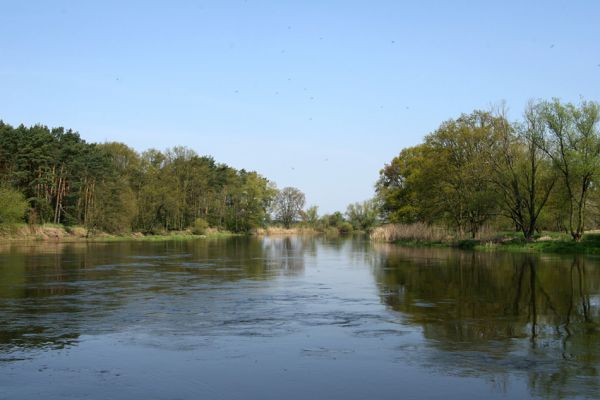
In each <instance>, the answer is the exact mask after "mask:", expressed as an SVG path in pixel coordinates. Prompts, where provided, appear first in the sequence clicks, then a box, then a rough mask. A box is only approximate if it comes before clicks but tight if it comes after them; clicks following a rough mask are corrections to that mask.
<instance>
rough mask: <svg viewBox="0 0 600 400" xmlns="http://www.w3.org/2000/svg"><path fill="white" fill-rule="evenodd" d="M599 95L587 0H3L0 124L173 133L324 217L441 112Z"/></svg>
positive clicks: (598, 41) (157, 140) (138, 144)
mask: <svg viewBox="0 0 600 400" xmlns="http://www.w3.org/2000/svg"><path fill="white" fill-rule="evenodd" d="M552 97H559V98H561V99H562V100H565V101H573V102H578V101H579V99H580V98H581V97H583V98H585V99H588V100H596V101H598V100H600V2H598V1H593V0H589V1H494V2H491V1H442V0H440V1H413V2H403V1H399V0H398V1H376V0H372V1H349V0H340V1H327V0H313V1H308V0H305V1H299V0H298V1H283V0H273V1H256V0H247V1H244V0H239V1H233V0H232V1H226V0H219V1H216V0H215V1H189V2H186V1H164V2H157V1H106V0H103V1H57V0H53V1H26V0H22V1H16V0H14V1H8V0H0V119H2V120H4V121H5V122H7V123H10V124H12V125H18V124H21V123H24V124H26V125H31V124H35V123H42V124H45V125H48V126H64V127H66V128H72V129H74V130H77V131H79V132H80V134H81V136H82V137H83V138H84V139H86V140H87V141H91V142H103V141H114V140H116V141H122V142H124V143H126V144H128V145H130V146H132V147H133V148H135V149H136V150H139V151H142V150H145V149H147V148H151V147H154V148H158V149H165V148H167V147H172V146H175V145H185V146H188V147H190V148H192V149H194V150H195V151H196V152H198V153H199V154H201V155H212V156H213V157H214V158H215V159H216V160H217V161H219V162H224V163H227V164H229V165H231V166H234V167H236V168H246V169H249V170H256V171H258V172H259V173H261V174H262V175H264V176H266V177H268V178H269V179H271V180H273V181H275V182H276V183H277V185H278V186H279V187H280V188H281V187H284V186H296V187H298V188H300V189H301V190H303V191H304V192H305V193H306V196H307V203H308V204H309V205H310V204H316V205H318V206H319V207H320V212H321V213H323V212H331V211H334V210H344V209H345V207H346V205H347V204H348V203H350V202H354V201H362V200H365V199H368V198H370V197H371V196H372V195H373V184H374V183H375V181H376V180H377V177H378V172H379V169H380V168H381V167H382V166H383V165H384V163H386V162H389V161H390V160H391V159H392V158H393V157H394V156H395V155H397V154H398V153H399V152H400V150H401V149H402V148H403V147H407V146H411V145H415V144H417V143H419V142H420V141H421V140H422V138H423V136H424V135H426V134H427V133H429V132H431V131H433V130H434V129H435V128H436V127H437V126H438V125H439V124H440V123H441V122H442V121H444V120H446V119H448V118H454V117H457V116H458V115H460V113H462V112H470V111H472V110H473V109H480V108H488V107H489V106H490V105H491V104H494V103H498V102H500V101H502V100H505V101H506V102H507V104H508V106H509V108H510V112H511V116H512V117H514V118H518V117H519V116H520V114H521V110H522V109H523V107H524V106H525V104H526V103H527V101H528V100H529V99H537V98H543V99H550V98H552Z"/></svg>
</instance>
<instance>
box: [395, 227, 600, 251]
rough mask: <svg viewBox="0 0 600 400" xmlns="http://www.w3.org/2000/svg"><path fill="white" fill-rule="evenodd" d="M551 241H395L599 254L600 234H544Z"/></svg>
mask: <svg viewBox="0 0 600 400" xmlns="http://www.w3.org/2000/svg"><path fill="white" fill-rule="evenodd" d="M543 236H545V237H550V238H551V240H542V241H540V240H538V241H532V242H527V241H526V240H525V239H524V238H523V237H522V236H520V235H518V234H516V235H515V234H514V233H512V232H511V233H510V234H508V235H504V234H503V233H502V234H499V235H498V237H497V238H496V239H495V240H494V241H489V242H484V241H480V240H472V239H468V240H460V241H454V242H427V241H396V242H394V243H396V244H398V245H400V246H405V247H454V248H459V249H465V250H476V251H488V252H491V251H507V252H515V253H555V254H600V234H596V233H593V234H592V233H588V234H585V235H584V236H583V238H582V240H581V241H580V242H575V241H573V240H571V239H570V238H569V236H568V235H566V234H564V233H559V232H551V233H546V232H545V233H544V235H543Z"/></svg>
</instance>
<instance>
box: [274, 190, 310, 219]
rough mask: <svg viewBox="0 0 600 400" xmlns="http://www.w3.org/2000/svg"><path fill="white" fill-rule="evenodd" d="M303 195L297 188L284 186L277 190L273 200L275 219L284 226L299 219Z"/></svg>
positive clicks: (303, 201)
mask: <svg viewBox="0 0 600 400" xmlns="http://www.w3.org/2000/svg"><path fill="white" fill-rule="evenodd" d="M304 203H305V197H304V193H302V192H301V191H300V190H299V189H296V188H294V187H286V188H283V189H281V190H280V191H279V193H278V194H277V196H276V197H275V201H274V202H273V211H274V214H275V218H276V220H278V221H280V222H281V223H282V224H283V225H284V226H285V227H286V228H289V227H290V226H291V225H292V223H294V222H295V221H297V220H298V219H300V217H301V215H302V209H303V208H304Z"/></svg>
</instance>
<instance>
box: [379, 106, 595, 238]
mask: <svg viewBox="0 0 600 400" xmlns="http://www.w3.org/2000/svg"><path fill="white" fill-rule="evenodd" d="M507 114H508V112H507V109H506V106H505V105H500V106H498V107H494V109H492V110H489V111H480V110H476V111H473V112H471V113H469V114H463V115H461V116H459V117H458V118H456V119H450V120H448V121H445V122H443V123H442V124H441V125H440V126H439V127H438V128H437V129H436V130H435V131H434V132H433V133H431V134H429V135H427V136H426V137H425V138H424V141H423V142H422V143H421V144H418V145H416V146H413V147H409V148H405V149H403V150H402V151H401V152H400V154H399V155H398V156H397V157H395V158H394V159H393V160H392V161H391V162H390V163H389V164H386V165H385V167H384V168H383V169H382V170H381V172H380V178H379V180H378V182H377V184H376V196H377V198H378V199H379V202H380V204H381V212H382V216H383V219H384V220H385V221H387V222H390V223H396V224H419V223H420V224H424V225H426V226H441V227H444V228H446V229H450V230H452V231H453V232H455V233H456V234H457V235H459V236H460V235H465V236H467V237H471V238H476V237H477V235H478V234H479V233H480V232H481V230H482V229H484V228H486V229H493V230H496V231H502V230H506V231H516V232H520V233H521V234H522V237H523V238H525V239H526V240H531V239H533V238H534V237H535V236H536V235H539V233H540V232H541V231H542V230H543V231H553V232H564V233H566V234H568V235H569V236H570V237H571V238H572V239H573V240H574V241H580V240H581V238H582V236H583V234H584V231H586V230H590V229H594V228H597V227H598V226H599V222H600V219H599V217H600V214H599V212H598V211H599V206H600V192H599V190H598V188H599V186H600V132H599V126H598V125H599V120H600V105H599V104H598V103H596V102H593V101H585V100H582V101H581V102H580V103H579V104H573V103H564V102H561V101H560V100H558V99H552V100H549V101H547V100H539V101H531V102H529V103H528V105H527V106H526V108H525V110H524V111H523V113H522V117H521V118H519V119H518V120H510V119H509V118H508V116H507Z"/></svg>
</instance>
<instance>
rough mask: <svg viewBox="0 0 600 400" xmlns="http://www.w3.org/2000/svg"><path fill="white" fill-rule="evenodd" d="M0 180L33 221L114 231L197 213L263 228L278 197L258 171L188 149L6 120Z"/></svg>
mask: <svg viewBox="0 0 600 400" xmlns="http://www.w3.org/2000/svg"><path fill="white" fill-rule="evenodd" d="M0 184H3V185H7V186H12V187H15V188H16V189H17V190H19V191H21V192H22V193H23V194H24V195H25V198H27V199H28V202H29V206H30V207H31V212H30V217H29V219H30V222H35V223H40V224H44V223H48V222H50V223H55V224H64V225H82V226H85V227H87V228H89V229H92V230H93V229H97V230H102V231H106V232H110V233H126V232H129V231H142V232H145V233H165V232H169V231H173V230H179V231H180V230H184V229H185V228H187V227H190V226H193V224H194V221H196V219H198V218H201V219H203V220H205V221H207V222H208V223H209V224H210V226H214V227H218V228H221V229H224V230H229V231H233V232H247V231H250V230H251V229H253V228H256V227H262V226H264V225H265V224H266V222H267V220H268V210H269V209H270V207H271V203H272V201H273V199H274V197H275V195H276V189H275V188H274V185H273V184H272V183H271V182H269V181H268V180H267V179H266V178H264V177H262V176H260V175H259V174H257V173H256V172H248V171H246V170H243V169H242V170H237V169H234V168H231V167H229V166H227V165H225V164H218V163H216V162H215V161H214V160H213V159H212V158H211V157H207V156H199V155H197V154H196V153H195V152H194V151H192V150H190V149H188V148H185V147H174V148H172V149H167V150H166V151H164V152H161V151H158V150H155V149H150V150H147V151H145V152H144V153H142V154H138V153H137V152H136V151H135V150H133V149H131V148H129V147H128V146H126V145H125V144H123V143H103V144H90V143H86V142H85V141H84V140H82V139H81V138H80V137H79V134H77V133H76V132H73V131H70V130H65V129H63V128H54V129H49V128H47V127H45V126H42V125H35V126H32V127H29V128H27V127H25V126H19V127H17V128H13V127H12V126H10V125H7V124H4V123H2V122H1V121H0Z"/></svg>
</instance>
